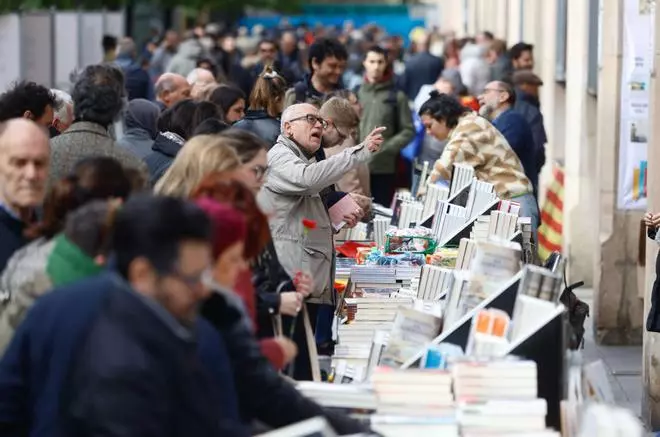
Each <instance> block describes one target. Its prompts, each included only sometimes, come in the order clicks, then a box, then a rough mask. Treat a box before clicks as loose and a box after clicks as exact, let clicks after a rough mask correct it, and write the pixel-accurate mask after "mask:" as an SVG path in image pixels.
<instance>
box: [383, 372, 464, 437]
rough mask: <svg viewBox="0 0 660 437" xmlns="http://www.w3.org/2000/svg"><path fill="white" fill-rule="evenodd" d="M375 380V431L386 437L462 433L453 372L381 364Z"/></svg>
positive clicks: (456, 434) (420, 436) (417, 436)
mask: <svg viewBox="0 0 660 437" xmlns="http://www.w3.org/2000/svg"><path fill="white" fill-rule="evenodd" d="M371 383H372V385H373V390H374V391H375V393H376V397H377V407H376V413H375V414H374V415H372V416H371V426H372V429H373V430H374V431H376V432H378V433H380V434H382V435H384V436H385V437H390V436H397V437H398V436H416V437H425V436H429V437H432V436H433V437H435V436H457V437H458V435H459V434H458V425H457V422H456V417H455V410H454V397H453V395H452V392H451V383H452V377H451V374H450V373H449V372H446V371H439V370H426V369H408V370H399V369H389V368H383V367H379V368H377V369H376V370H375V371H374V374H373V376H372V378H371Z"/></svg>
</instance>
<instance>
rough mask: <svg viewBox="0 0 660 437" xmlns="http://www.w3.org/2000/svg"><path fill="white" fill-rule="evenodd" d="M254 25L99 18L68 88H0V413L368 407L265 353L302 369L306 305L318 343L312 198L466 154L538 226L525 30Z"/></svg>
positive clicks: (103, 416)
mask: <svg viewBox="0 0 660 437" xmlns="http://www.w3.org/2000/svg"><path fill="white" fill-rule="evenodd" d="M269 34H270V35H268V36H267V37H264V38H263V39H260V40H259V41H258V42H257V43H256V44H255V45H254V47H252V48H249V47H248V48H244V49H243V50H240V49H239V46H241V45H244V44H242V43H241V44H239V40H238V39H237V38H236V37H235V36H234V34H232V33H231V32H222V33H220V32H218V29H217V27H213V26H209V27H207V29H205V30H201V29H196V30H195V31H194V32H191V33H190V34H188V35H185V36H184V38H183V40H180V35H179V34H177V33H175V32H173V31H168V32H166V33H165V34H164V35H163V36H162V41H160V40H159V41H155V40H154V41H148V42H147V43H146V44H145V45H144V47H140V46H139V45H138V44H136V43H135V42H134V41H133V40H131V39H130V38H124V39H122V40H121V41H116V40H115V39H113V38H110V37H106V38H104V40H103V45H104V48H105V49H106V57H105V59H104V62H102V63H100V64H98V65H90V66H87V67H86V68H84V69H83V70H81V71H80V72H79V73H78V74H77V78H76V81H75V83H74V84H73V87H72V89H71V90H70V94H69V93H67V92H64V91H62V90H49V89H48V88H47V87H44V86H42V85H40V84H36V83H32V82H19V83H17V84H15V85H13V86H12V87H11V88H10V89H9V90H7V91H6V92H5V93H4V94H2V95H0V241H2V244H0V271H1V272H2V273H1V276H0V299H1V300H2V302H1V303H0V351H1V352H2V359H1V360H0V429H3V430H4V429H8V430H10V431H11V433H12V434H11V435H24V434H30V435H33V436H40V435H43V436H45V435H49V436H51V435H67V436H68V435H81V436H82V435H113V436H115V435H116V436H120V435H121V436H128V435H135V436H137V435H140V436H151V435H153V436H156V435H159V436H160V435H195V436H206V435H208V436H212V435H213V436H219V435H223V436H247V435H251V434H252V432H254V430H253V427H254V423H256V422H258V423H260V424H261V425H265V426H266V427H271V428H278V427H282V426H285V425H288V424H291V423H294V422H297V421H300V420H303V419H306V418H310V417H314V416H319V415H321V416H324V417H326V418H327V419H328V420H329V421H330V423H331V424H332V426H333V427H334V428H335V429H336V430H337V431H339V432H340V433H345V434H351V433H356V432H361V431H366V429H365V427H364V425H363V424H360V423H358V422H355V421H353V420H351V419H349V418H347V417H344V416H342V415H340V414H337V413H335V412H330V411H327V410H324V409H323V408H321V407H319V406H318V405H317V404H315V403H314V402H312V401H310V400H308V399H306V398H304V397H303V396H301V395H300V394H299V393H298V392H297V391H296V390H295V388H294V387H293V386H292V385H291V383H290V382H289V381H287V380H286V379H285V378H284V377H283V376H282V375H281V373H287V374H288V375H290V376H291V377H293V378H294V379H298V380H304V379H311V378H312V370H311V368H312V366H311V363H310V354H309V351H308V344H307V342H306V338H305V327H304V326H303V325H304V318H303V317H300V316H299V315H300V313H301V310H303V309H304V310H305V311H304V313H305V317H308V318H309V320H311V322H312V328H313V331H314V335H315V341H316V345H317V349H318V351H319V353H320V354H330V353H332V348H333V341H332V329H331V325H332V319H333V311H334V307H335V306H334V305H335V301H336V295H335V292H334V280H333V276H334V261H335V251H334V240H333V236H334V229H333V226H332V224H331V222H330V218H329V215H328V209H329V208H330V207H332V205H334V204H335V203H336V202H338V201H339V200H341V199H342V198H343V197H344V196H351V197H352V198H353V199H354V200H355V203H356V204H357V205H358V206H357V207H356V208H355V210H354V211H349V212H347V213H346V215H345V217H344V218H343V219H344V222H345V223H346V226H348V227H352V226H355V225H356V224H357V223H358V222H360V221H368V220H369V218H370V211H371V210H372V205H373V203H374V202H375V203H379V204H381V205H386V206H387V205H389V204H390V203H391V201H392V197H393V195H394V192H395V190H396V189H397V188H399V187H409V188H412V190H413V192H414V193H419V194H423V192H424V190H425V188H426V186H427V185H428V184H433V183H439V182H441V181H442V180H448V179H450V178H451V169H452V165H453V164H455V163H464V164H469V165H471V166H473V167H474V169H475V172H476V176H477V177H478V178H479V179H481V180H484V181H487V182H491V183H492V184H493V185H494V187H495V190H496V192H497V194H498V196H499V197H500V198H502V199H513V200H517V201H519V202H520V204H521V215H523V216H529V217H531V218H532V223H533V226H534V227H536V225H537V223H538V207H537V203H536V192H537V188H538V174H539V171H540V168H541V167H542V166H543V164H544V159H545V158H544V153H543V150H544V145H545V142H546V138H545V132H544V130H543V119H542V116H541V112H540V109H539V104H538V88H539V86H541V85H542V84H541V82H540V80H538V77H537V76H535V75H534V74H533V72H532V68H533V48H532V47H531V46H529V45H526V44H524V43H519V44H516V45H514V46H512V47H511V48H510V49H509V50H508V51H507V50H506V44H505V43H504V42H503V41H499V40H495V39H494V38H493V37H492V35H490V34H487V33H485V34H481V35H479V36H478V37H477V38H474V39H470V38H468V39H463V40H456V39H454V38H452V37H451V36H450V35H445V36H440V35H438V34H437V33H434V32H426V33H423V34H421V35H416V36H414V37H413V39H412V44H411V47H410V49H408V50H404V48H403V44H402V39H401V38H399V37H389V36H387V35H386V34H384V33H383V32H382V30H381V29H379V28H377V27H367V28H364V29H353V28H351V27H350V26H347V27H346V28H345V29H343V30H341V31H337V30H336V29H324V28H319V29H315V30H314V31H309V30H307V29H288V28H285V29H271V30H270V31H269ZM438 44H441V48H440V49H438ZM424 162H428V163H429V164H430V166H431V172H430V176H429V178H428V179H427V180H423V181H420V180H419V179H420V173H421V171H420V167H421V166H422V165H423V163H424ZM305 221H307V222H309V221H311V222H312V223H314V225H313V226H312V227H311V228H309V227H306V226H305V224H304V222H305Z"/></svg>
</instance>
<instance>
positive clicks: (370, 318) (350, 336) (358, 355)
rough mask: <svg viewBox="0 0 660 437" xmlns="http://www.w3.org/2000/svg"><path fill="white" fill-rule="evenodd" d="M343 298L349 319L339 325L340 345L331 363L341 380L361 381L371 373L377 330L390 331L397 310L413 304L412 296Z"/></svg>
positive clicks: (338, 336) (410, 306)
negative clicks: (370, 362)
mask: <svg viewBox="0 0 660 437" xmlns="http://www.w3.org/2000/svg"><path fill="white" fill-rule="evenodd" d="M344 302H345V304H346V307H347V313H348V320H349V321H350V323H347V324H343V325H339V326H338V327H337V345H336V346H335V350H334V354H333V356H332V363H333V367H334V368H335V374H339V375H340V376H341V377H340V378H339V381H340V382H343V381H345V380H350V381H358V382H359V381H363V380H364V379H365V378H366V377H367V376H368V364H369V357H370V356H371V353H372V352H371V349H372V346H373V340H374V337H375V334H376V332H379V331H382V332H386V333H389V332H390V331H391V330H392V327H393V325H394V319H395V318H396V315H397V313H398V311H399V310H400V309H402V308H412V307H413V299H412V298H405V297H404V298H398V297H394V296H393V297H391V298H388V296H382V297H359V298H346V299H344ZM342 366H344V367H342ZM346 366H348V367H346ZM335 381H338V379H337V378H336V379H335Z"/></svg>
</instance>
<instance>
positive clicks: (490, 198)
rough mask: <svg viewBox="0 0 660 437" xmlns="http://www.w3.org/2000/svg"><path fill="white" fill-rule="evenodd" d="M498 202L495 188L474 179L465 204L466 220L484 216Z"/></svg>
mask: <svg viewBox="0 0 660 437" xmlns="http://www.w3.org/2000/svg"><path fill="white" fill-rule="evenodd" d="M496 200H497V194H496V193H495V186H494V185H493V184H491V183H488V182H484V181H479V180H477V179H476V178H474V179H473V180H472V185H471V186H470V191H469V193H468V197H467V201H466V202H465V210H466V218H467V219H468V220H470V219H472V218H474V217H476V216H478V215H481V214H484V213H485V212H486V211H487V210H488V208H490V207H491V206H492V205H493V202H495V201H496Z"/></svg>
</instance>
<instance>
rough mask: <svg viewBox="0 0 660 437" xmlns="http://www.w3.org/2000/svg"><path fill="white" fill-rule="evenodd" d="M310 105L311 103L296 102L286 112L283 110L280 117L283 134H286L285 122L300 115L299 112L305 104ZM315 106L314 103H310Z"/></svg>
mask: <svg viewBox="0 0 660 437" xmlns="http://www.w3.org/2000/svg"><path fill="white" fill-rule="evenodd" d="M307 105H310V104H309V103H296V104H295V105H291V106H288V107H287V108H286V109H285V110H284V112H282V116H281V117H280V132H281V133H282V135H284V123H288V122H290V121H291V120H293V119H294V118H296V117H297V116H298V113H300V109H301V108H302V107H303V106H307ZM310 106H314V105H310Z"/></svg>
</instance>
